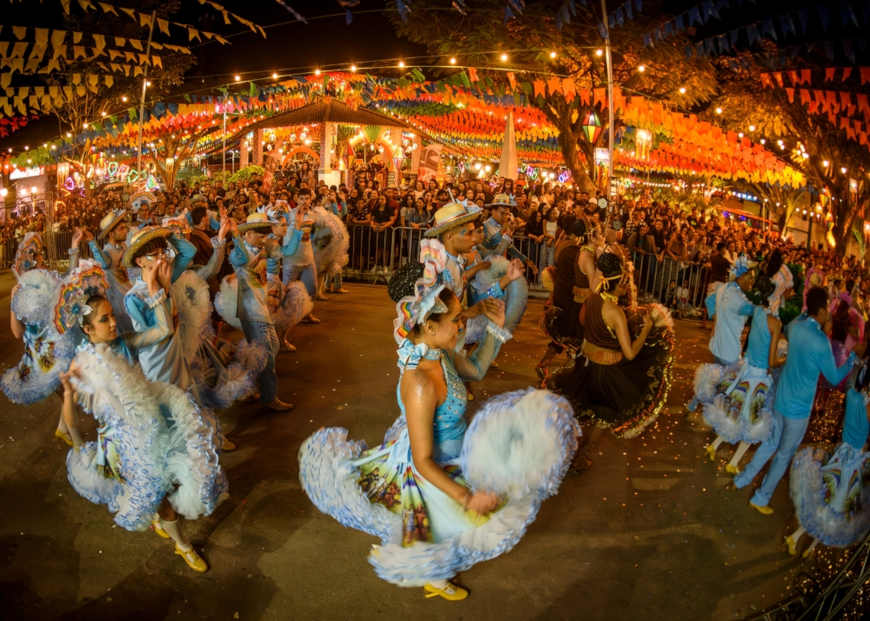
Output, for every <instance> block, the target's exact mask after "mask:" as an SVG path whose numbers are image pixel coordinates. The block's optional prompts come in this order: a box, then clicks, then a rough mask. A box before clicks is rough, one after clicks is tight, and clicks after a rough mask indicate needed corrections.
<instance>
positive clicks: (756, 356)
mask: <svg viewBox="0 0 870 621" xmlns="http://www.w3.org/2000/svg"><path fill="white" fill-rule="evenodd" d="M768 317H769V315H768V314H767V311H765V310H764V309H763V308H761V307H760V306H756V307H755V310H754V311H753V312H752V324H751V325H750V328H749V339H748V343H747V345H746V361H747V362H748V363H749V364H751V365H752V366H754V367H757V368H759V369H767V368H768V367H769V366H770V339H771V334H770V326H768V325H767V318H768Z"/></svg>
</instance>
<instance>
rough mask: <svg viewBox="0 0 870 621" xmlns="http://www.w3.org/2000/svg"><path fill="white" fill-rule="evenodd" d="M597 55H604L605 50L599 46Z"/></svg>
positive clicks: (596, 51)
mask: <svg viewBox="0 0 870 621" xmlns="http://www.w3.org/2000/svg"><path fill="white" fill-rule="evenodd" d="M595 55H596V56H604V50H602V49H601V48H600V47H599V48H598V49H597V50H595Z"/></svg>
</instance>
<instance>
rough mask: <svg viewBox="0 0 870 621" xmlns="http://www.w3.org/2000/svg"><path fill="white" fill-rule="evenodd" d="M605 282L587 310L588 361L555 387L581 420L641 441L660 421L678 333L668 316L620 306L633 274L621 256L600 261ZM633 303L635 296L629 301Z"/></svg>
mask: <svg viewBox="0 0 870 621" xmlns="http://www.w3.org/2000/svg"><path fill="white" fill-rule="evenodd" d="M596 264H597V268H598V270H599V271H600V273H601V281H600V283H599V285H598V286H597V287H596V292H595V293H593V294H592V295H590V296H589V297H588V298H587V299H586V302H585V304H584V306H583V311H582V313H581V319H582V321H583V324H584V326H583V348H582V352H583V355H582V356H580V357H578V358H577V359H576V360H575V362H574V368H573V369H572V370H570V371H563V372H562V373H559V374H558V375H556V376H555V377H553V379H552V380H551V381H550V382H549V384H550V386H551V387H552V388H553V389H554V390H555V391H556V392H559V393H561V394H564V395H565V396H567V397H568V398H569V399H570V400H571V402H572V404H573V405H574V408H575V411H576V413H577V414H578V416H580V417H581V418H584V417H585V418H589V419H593V420H594V421H596V422H597V423H599V424H602V425H605V426H609V427H612V428H613V432H614V434H616V435H617V436H619V437H624V438H630V437H635V436H637V435H639V434H640V433H641V432H643V430H644V429H646V427H647V426H648V425H649V424H650V423H652V422H653V421H654V420H655V419H656V418H657V417H658V415H659V412H660V411H661V409H662V408H663V407H664V405H665V401H666V400H667V396H668V390H669V388H670V372H671V366H672V364H673V355H672V350H673V327H672V326H671V325H670V323H671V320H670V315H669V314H668V312H667V310H666V309H664V308H662V307H660V306H654V307H651V308H649V309H640V308H638V309H634V308H632V307H631V302H630V301H629V304H628V305H626V306H623V305H621V304H620V298H621V297H622V296H626V295H627V294H628V293H629V292H630V287H631V276H630V271H629V270H627V269H626V267H627V266H626V265H625V263H624V261H623V259H622V257H620V256H619V255H617V254H614V253H612V252H605V253H603V254H602V255H601V256H600V257H599V258H598V260H597V263H596ZM629 297H630V296H629Z"/></svg>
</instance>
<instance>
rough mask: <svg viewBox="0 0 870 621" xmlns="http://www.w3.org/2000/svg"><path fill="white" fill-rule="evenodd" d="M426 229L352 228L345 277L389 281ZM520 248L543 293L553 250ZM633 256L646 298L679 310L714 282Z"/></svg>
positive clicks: (689, 269) (412, 255) (692, 267)
mask: <svg viewBox="0 0 870 621" xmlns="http://www.w3.org/2000/svg"><path fill="white" fill-rule="evenodd" d="M424 230H425V229H423V228H411V227H393V228H390V229H386V230H383V231H375V230H373V229H372V228H371V227H370V226H368V225H362V224H360V225H351V226H349V227H348V232H349V234H350V251H349V261H348V264H347V267H346V268H345V275H346V276H347V277H348V278H350V279H358V280H365V281H370V282H379V281H385V280H387V279H388V278H389V277H390V275H391V274H392V273H393V271H394V270H396V269H398V268H399V267H401V266H402V265H404V264H405V263H408V262H409V261H411V260H416V259H417V257H418V256H419V252H420V240H421V239H422V238H423V232H424ZM514 246H516V248H517V250H519V251H520V252H522V253H523V254H524V255H526V256H527V257H528V258H529V260H530V261H532V263H534V264H535V265H536V266H537V267H538V274H537V276H535V275H534V274H532V272H531V270H526V277H527V278H528V279H529V287H530V289H532V290H533V291H537V292H539V293H540V292H543V291H544V287H543V285H542V283H541V273H542V272H543V270H544V268H545V267H547V266H548V265H551V264H552V260H553V258H552V248H550V247H547V246H546V245H545V244H542V243H540V242H537V241H534V240H532V239H530V238H528V237H517V238H515V239H514ZM632 260H633V261H634V273H635V282H636V284H637V288H638V293H639V294H641V295H642V296H645V297H647V298H654V299H656V300H658V301H659V302H662V303H663V304H666V305H668V306H671V307H673V308H679V307H681V306H686V307H691V308H699V307H701V306H702V305H703V303H704V298H705V297H706V290H707V281H708V280H709V270H708V268H707V267H706V266H703V265H700V264H697V263H684V262H679V261H674V260H672V259H670V258H665V259H663V260H659V259H658V258H657V257H656V256H655V255H651V254H646V253H643V252H640V251H634V252H633V253H632Z"/></svg>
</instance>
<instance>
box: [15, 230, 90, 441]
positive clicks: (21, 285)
mask: <svg viewBox="0 0 870 621" xmlns="http://www.w3.org/2000/svg"><path fill="white" fill-rule="evenodd" d="M78 238H80V236H78ZM78 238H77V239H76V240H74V241H76V243H78ZM44 267H45V254H44V246H43V244H42V238H41V237H40V236H39V234H38V233H28V234H27V235H25V237H24V239H23V240H22V241H21V243H20V244H19V245H18V251H17V252H16V254H15V266H14V270H13V273H14V274H15V276H16V278H17V280H18V283H17V284H16V285H15V287H14V288H13V289H12V293H11V301H10V312H9V324H10V329H11V331H12V334H13V336H14V337H15V338H18V339H21V340H22V342H23V343H24V354H23V356H22V357H21V360H20V361H19V362H18V364H17V365H15V366H14V367H12V368H10V369H7V370H6V371H5V372H4V373H3V376H2V378H0V388H2V390H3V393H4V394H5V395H6V397H7V398H8V399H9V400H10V401H12V402H13V403H20V404H30V403H36V402H37V401H41V400H42V399H45V398H46V397H48V396H49V395H51V394H52V393H53V392H55V391H56V390H57V389H58V388H60V375H61V373H63V372H65V371H66V369H67V366H68V365H69V363H70V361H71V360H72V358H73V356H74V355H75V346H76V339H75V337H74V336H73V335H72V334H62V333H59V332H58V331H57V329H56V327H55V324H54V315H53V311H54V306H55V303H56V301H57V297H58V293H59V291H60V287H61V277H60V274H58V273H57V272H55V271H51V270H47V269H44ZM54 435H55V436H56V437H57V438H59V439H61V440H63V441H64V442H66V443H67V444H71V442H72V440H71V439H70V436H69V433H68V431H67V429H66V425H65V424H64V422H63V419H62V418H60V419H59V420H58V423H57V428H56V429H55V433H54Z"/></svg>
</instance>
